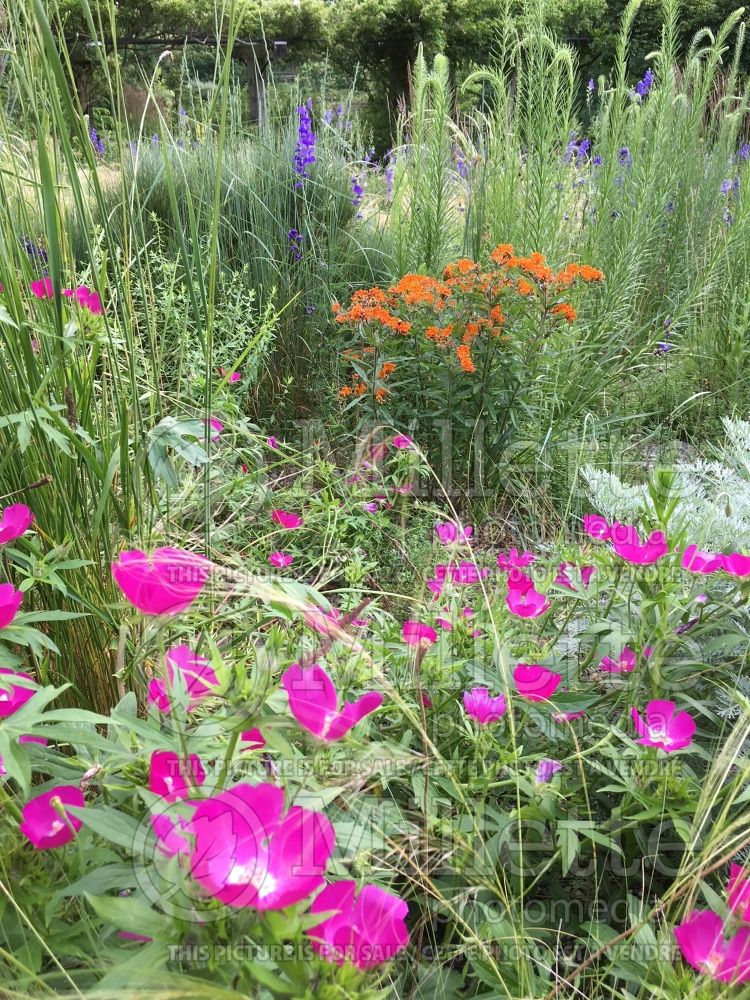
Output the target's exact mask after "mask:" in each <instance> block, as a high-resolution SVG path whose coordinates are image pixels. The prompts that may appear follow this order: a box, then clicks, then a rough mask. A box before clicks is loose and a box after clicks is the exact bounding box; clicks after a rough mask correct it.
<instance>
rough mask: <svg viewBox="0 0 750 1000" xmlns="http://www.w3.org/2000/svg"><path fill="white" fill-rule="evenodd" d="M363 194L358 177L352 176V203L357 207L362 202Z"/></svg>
mask: <svg viewBox="0 0 750 1000" xmlns="http://www.w3.org/2000/svg"><path fill="white" fill-rule="evenodd" d="M364 196H365V189H364V188H363V187H362V184H361V183H360V178H359V177H352V205H354V207H355V208H358V207H359V206H360V205H361V204H362V200H363V198H364Z"/></svg>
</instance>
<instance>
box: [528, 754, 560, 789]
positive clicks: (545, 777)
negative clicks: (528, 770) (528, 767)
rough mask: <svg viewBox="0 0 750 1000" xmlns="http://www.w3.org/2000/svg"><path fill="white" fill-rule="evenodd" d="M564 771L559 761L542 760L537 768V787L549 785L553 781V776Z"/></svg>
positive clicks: (535, 774) (535, 779)
mask: <svg viewBox="0 0 750 1000" xmlns="http://www.w3.org/2000/svg"><path fill="white" fill-rule="evenodd" d="M558 771H562V764H561V763H560V761H559V760H550V759H548V758H546V757H544V758H542V760H540V761H539V763H538V764H537V766H536V771H535V772H534V781H535V782H536V784H537V785H548V784H549V783H550V781H552V775H553V774H557V772H558Z"/></svg>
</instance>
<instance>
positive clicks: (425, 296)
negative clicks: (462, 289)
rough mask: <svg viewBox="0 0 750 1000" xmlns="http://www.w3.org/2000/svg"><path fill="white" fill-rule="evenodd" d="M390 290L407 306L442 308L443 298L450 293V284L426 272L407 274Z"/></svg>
mask: <svg viewBox="0 0 750 1000" xmlns="http://www.w3.org/2000/svg"><path fill="white" fill-rule="evenodd" d="M389 291H390V293H391V294H392V295H397V296H399V298H401V299H403V301H404V302H405V303H406V305H407V306H432V307H433V308H434V309H440V308H442V306H443V300H444V299H445V298H446V297H447V296H448V295H450V288H449V287H448V285H445V284H443V282H442V281H437V280H436V279H435V278H430V277H429V275H426V274H405V275H404V276H403V278H401V280H400V281H398V282H396V284H395V285H394V286H393V287H392V288H391V289H389Z"/></svg>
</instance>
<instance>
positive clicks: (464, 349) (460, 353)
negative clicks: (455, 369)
mask: <svg viewBox="0 0 750 1000" xmlns="http://www.w3.org/2000/svg"><path fill="white" fill-rule="evenodd" d="M456 357H457V358H458V360H459V361H460V363H461V367H462V368H463V370H464V371H465V372H469V373H471V372H475V371H476V370H477V369H476V365H475V364H474V362H473V361H472V360H471V349H470V347H469V345H468V344H459V345H458V347H457V348H456Z"/></svg>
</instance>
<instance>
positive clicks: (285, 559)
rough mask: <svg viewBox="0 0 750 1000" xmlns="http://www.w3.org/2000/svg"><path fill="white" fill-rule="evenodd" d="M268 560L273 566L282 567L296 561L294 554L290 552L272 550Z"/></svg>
mask: <svg viewBox="0 0 750 1000" xmlns="http://www.w3.org/2000/svg"><path fill="white" fill-rule="evenodd" d="M268 561H269V562H270V564H271V565H272V566H276V567H277V568H279V569H281V568H282V567H284V566H291V565H292V563H293V562H294V556H290V555H289V553H288V552H272V553H271V554H270V556H269V557H268Z"/></svg>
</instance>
